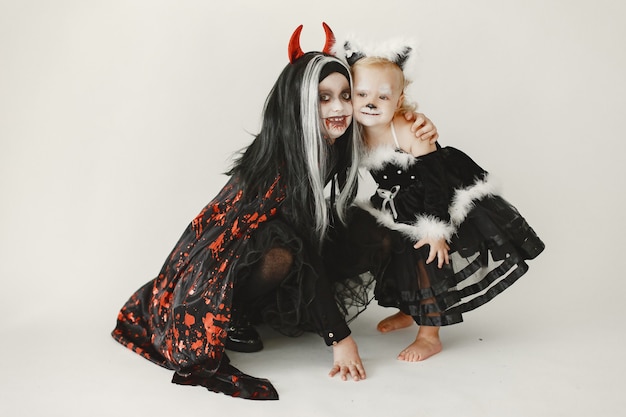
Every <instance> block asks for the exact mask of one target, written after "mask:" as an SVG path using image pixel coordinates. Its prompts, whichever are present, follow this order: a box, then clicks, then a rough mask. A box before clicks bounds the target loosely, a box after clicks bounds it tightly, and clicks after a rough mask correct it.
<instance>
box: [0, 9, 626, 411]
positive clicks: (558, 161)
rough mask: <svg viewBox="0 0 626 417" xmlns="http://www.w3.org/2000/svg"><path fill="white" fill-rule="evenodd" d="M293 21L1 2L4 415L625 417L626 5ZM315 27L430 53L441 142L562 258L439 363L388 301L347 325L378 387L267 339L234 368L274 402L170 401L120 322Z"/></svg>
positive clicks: (0, 407)
mask: <svg viewBox="0 0 626 417" xmlns="http://www.w3.org/2000/svg"><path fill="white" fill-rule="evenodd" d="M285 4H286V3H285V2H283V1H280V2H279V1H272V0H269V1H263V2H259V1H253V0H247V1H243V0H242V1H236V2H235V1H231V2H216V1H214V2H209V1H191V0H189V1H179V2H171V1H163V0H162V1H156V0H133V1H128V0H106V1H103V0H89V1H88V0H81V1H77V0H57V1H54V2H51V1H46V0H20V1H10V0H7V1H3V0H0V295H1V297H2V301H1V302H0V417H53V416H60V417H87V416H89V417H92V416H93V417H96V416H106V417H111V416H115V417H126V416H128V417H144V416H146V417H161V416H168V417H171V416H176V417H179V416H180V417H193V416H202V417H205V416H207V417H223V416H227V415H228V416H236V417H240V416H241V417H248V416H272V417H282V416H285V417H293V416H296V417H307V416H359V417H368V416H375V417H387V416H393V417H402V416H412V417H414V416H420V417H422V416H425V417H446V416H455V417H491V416H493V417H518V416H519V417H535V416H539V417H543V416H547V417H561V416H563V417H590V416H593V417H617V416H623V415H626V358H625V357H624V352H625V351H626V349H625V346H626V325H625V324H624V323H625V318H626V317H625V316H626V314H625V312H624V308H623V307H624V294H625V293H626V278H625V277H624V271H623V268H622V265H623V263H622V258H623V256H624V253H625V251H624V249H625V248H626V247H625V244H624V236H626V218H625V216H624V214H623V207H624V205H625V200H626V193H624V179H625V178H626V164H625V163H624V160H625V159H624V155H626V141H624V114H625V111H624V110H625V108H626V103H625V101H624V97H626V82H625V80H626V78H625V77H624V74H625V73H626V49H625V48H624V47H623V39H625V38H626V3H624V2H623V1H622V2H620V1H618V0H595V1H593V2H591V1H585V0H553V1H549V2H546V1H544V0H524V1H501V0H477V1H472V2H468V1H465V0H447V1H445V2H444V1H427V0H413V1H411V2H402V7H391V6H390V4H391V3H390V2H381V1H376V0H362V1H360V2H358V4H357V3H355V2H338V1H336V0H317V1H315V2H312V1H309V2H301V3H298V4H297V6H296V7H291V4H290V7H285ZM294 4H296V3H294ZM322 21H326V22H328V23H329V24H330V25H331V27H333V29H334V30H335V31H336V32H337V33H338V34H339V35H342V34H343V35H345V34H348V33H352V32H354V33H355V34H356V35H359V36H361V35H362V36H364V39H370V40H374V39H376V38H381V39H382V38H386V37H396V36H411V37H412V36H415V37H416V38H417V39H418V40H419V41H420V44H421V47H420V56H421V57H422V58H423V60H421V65H420V68H419V77H418V78H417V80H416V83H415V84H414V85H413V86H412V87H414V91H415V92H416V93H417V94H418V95H417V97H415V99H417V101H418V102H419V103H420V109H421V110H422V111H424V112H425V113H426V114H427V115H428V116H429V117H430V118H431V119H432V120H433V121H434V122H435V124H436V125H437V126H438V129H439V131H440V133H441V137H440V142H441V143H442V144H443V145H451V146H455V147H458V148H459V149H462V150H464V151H466V152H468V153H469V154H470V155H471V156H472V157H473V158H475V159H476V160H477V162H479V163H481V165H484V166H485V168H487V169H489V171H490V173H492V174H494V175H495V176H496V177H497V178H498V179H500V180H501V181H502V183H503V184H504V186H505V193H504V196H505V197H506V198H507V199H509V200H510V201H511V202H512V203H513V204H515V205H516V206H517V207H518V208H519V209H520V211H521V213H522V214H523V215H524V216H525V217H526V218H527V220H528V221H529V223H530V224H531V225H532V226H533V227H534V228H535V230H536V231H537V233H538V234H539V235H540V236H541V238H542V239H543V240H544V241H545V243H546V246H547V249H546V251H545V253H544V254H542V255H541V256H540V257H539V258H538V259H537V260H536V261H532V262H531V263H530V271H529V272H528V274H527V275H525V276H524V277H523V278H522V279H521V280H520V281H519V282H517V283H516V284H515V285H514V286H513V287H511V288H510V289H508V290H507V291H506V292H505V293H504V294H502V295H501V296H499V297H498V298H496V299H495V300H493V301H492V302H491V303H489V304H487V305H486V306H484V307H482V308H480V309H479V310H477V311H475V312H472V313H469V314H467V316H466V321H465V322H464V323H462V324H460V325H457V326H452V327H450V328H447V329H445V330H444V331H443V332H442V338H443V342H444V351H443V352H442V353H440V354H439V355H437V356H435V357H433V358H431V359H428V360H427V361H425V362H422V363H411V364H409V363H403V362H399V361H397V360H396V359H395V356H396V354H397V353H398V352H399V351H400V350H401V349H402V348H403V347H405V346H406V345H407V344H409V343H410V342H411V341H412V340H413V338H414V336H415V332H416V329H415V328H411V329H405V330H403V331H399V332H396V333H393V334H389V335H381V334H378V333H377V332H376V330H375V325H376V323H377V322H378V320H380V319H381V318H382V317H384V316H385V315H387V314H390V313H392V311H386V310H384V309H382V308H379V307H377V306H373V307H372V308H370V309H369V310H368V311H367V312H366V313H365V314H364V315H363V316H361V317H359V318H358V319H357V320H356V321H355V322H354V323H353V324H352V326H351V327H352V330H353V334H354V336H355V338H356V340H357V342H358V344H359V348H360V351H361V354H362V357H363V359H364V363H365V366H366V369H367V372H368V378H367V380H365V381H362V382H358V383H354V382H342V381H340V380H338V379H337V378H335V379H331V378H329V377H328V376H327V374H328V371H329V369H330V367H331V361H332V353H331V350H330V349H329V348H327V347H326V346H325V345H324V344H323V342H322V341H321V338H319V337H318V336H316V335H306V336H304V337H301V338H297V339H289V338H285V337H282V336H280V335H277V334H275V333H274V332H272V331H269V330H267V329H262V333H263V336H264V341H265V345H266V348H265V350H264V351H262V352H259V353H255V354H247V355H246V354H231V359H232V361H233V363H234V365H235V366H237V367H239V368H240V369H241V370H243V371H245V372H247V373H249V374H251V375H254V376H258V377H266V378H269V379H270V380H271V381H272V382H273V383H274V385H275V386H276V388H277V389H278V391H279V393H280V396H281V399H280V400H279V401H273V402H253V401H245V400H241V399H234V398H230V397H227V396H224V395H219V394H215V393H211V392H208V391H206V390H205V389H203V388H198V387H182V386H178V385H174V384H171V383H170V379H171V372H170V371H167V370H164V369H161V368H159V367H157V366H155V365H153V364H151V363H150V362H148V361H146V360H144V359H142V358H141V357H139V356H137V355H136V354H134V353H132V352H131V351H129V350H127V349H124V348H123V347H122V346H121V345H119V344H117V343H116V342H114V341H113V339H112V338H111V337H110V335H109V333H110V331H111V330H112V328H113V326H114V325H115V318H116V314H117V312H118V310H119V308H120V307H121V306H122V304H123V303H124V302H125V301H126V299H127V298H128V297H129V296H130V294H131V293H132V292H133V291H135V290H136V289H137V288H139V287H140V286H141V285H142V284H144V283H145V282H146V281H148V280H149V279H151V278H152V277H153V276H154V275H153V274H155V273H158V269H159V268H160V266H161V262H162V261H163V260H164V259H165V257H166V256H167V253H168V252H169V251H170V250H171V247H172V246H173V244H174V242H176V240H177V239H178V237H179V236H180V233H181V232H182V230H183V229H184V228H185V227H186V226H187V224H188V222H189V221H190V219H192V218H193V216H195V215H196V214H197V213H198V211H199V210H200V209H201V208H202V207H203V206H204V204H206V203H207V202H208V200H209V199H210V198H211V197H213V196H214V195H215V194H216V193H217V191H218V190H219V189H220V188H221V187H222V185H223V184H224V182H225V177H224V176H221V175H220V173H222V172H224V171H225V170H227V169H228V166H229V164H230V157H231V156H232V153H233V152H234V151H236V150H237V149H240V148H241V147H243V146H245V145H246V144H248V143H249V140H250V133H248V132H252V133H254V132H257V131H258V128H257V124H258V120H259V115H260V114H261V109H262V104H263V101H264V99H265V97H266V96H267V93H268V92H269V90H270V88H271V85H272V84H273V82H274V80H275V79H276V76H277V74H278V73H279V71H280V70H281V69H282V67H283V65H285V64H286V59H287V53H286V52H287V51H286V47H287V41H288V38H289V36H290V35H291V33H292V31H293V29H294V28H295V27H296V26H297V25H299V24H300V23H302V24H304V27H305V29H304V31H303V34H302V41H303V48H304V49H305V50H312V49H315V48H317V49H319V47H320V45H321V42H322V39H321V37H322V36H323V34H322V30H321V25H320V23H321V22H322ZM216 40H217V41H216ZM216 59H217V61H216Z"/></svg>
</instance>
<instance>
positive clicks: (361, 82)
mask: <svg viewBox="0 0 626 417" xmlns="http://www.w3.org/2000/svg"><path fill="white" fill-rule="evenodd" d="M353 71H354V97H353V98H352V105H353V106H354V109H355V111H354V119H355V120H356V121H357V122H359V123H361V124H362V125H363V126H378V125H383V124H387V123H390V122H391V120H393V116H394V114H395V111H396V109H397V108H398V106H399V104H400V98H401V97H402V86H401V85H400V82H401V77H399V75H398V73H397V72H396V69H395V68H389V67H379V66H356V67H355V68H354V69H353ZM397 71H400V70H399V69H398V70H397Z"/></svg>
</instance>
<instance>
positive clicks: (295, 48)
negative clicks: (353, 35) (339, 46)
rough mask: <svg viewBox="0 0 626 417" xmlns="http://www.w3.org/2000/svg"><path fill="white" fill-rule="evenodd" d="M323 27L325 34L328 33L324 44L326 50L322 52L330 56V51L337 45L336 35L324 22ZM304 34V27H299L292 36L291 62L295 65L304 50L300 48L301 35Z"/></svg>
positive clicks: (290, 47) (290, 44) (290, 46)
mask: <svg viewBox="0 0 626 417" xmlns="http://www.w3.org/2000/svg"><path fill="white" fill-rule="evenodd" d="M322 26H323V27H324V32H325V33H326V42H325V43H324V49H323V50H322V52H324V53H325V54H330V50H331V48H332V47H333V45H334V44H335V35H334V34H333V31H332V30H330V27H328V25H327V24H326V23H324V22H322ZM301 32H302V25H300V26H298V27H297V28H296V30H294V31H293V35H291V39H290V40H289V62H290V63H292V64H293V63H294V62H296V60H297V59H298V58H300V57H302V55H304V52H302V48H301V47H300V33H301Z"/></svg>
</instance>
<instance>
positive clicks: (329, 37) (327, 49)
mask: <svg viewBox="0 0 626 417" xmlns="http://www.w3.org/2000/svg"><path fill="white" fill-rule="evenodd" d="M322 26H324V32H325V33H326V43H325V44H324V49H323V50H322V52H324V53H326V54H329V55H330V54H331V49H332V47H333V45H334V44H335V34H334V33H333V31H332V30H330V27H328V25H327V24H326V23H325V22H322Z"/></svg>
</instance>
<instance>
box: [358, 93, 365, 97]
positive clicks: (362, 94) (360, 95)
mask: <svg viewBox="0 0 626 417" xmlns="http://www.w3.org/2000/svg"><path fill="white" fill-rule="evenodd" d="M366 95H367V94H365V93H357V96H359V97H365V96H366Z"/></svg>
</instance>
